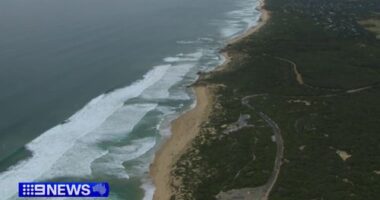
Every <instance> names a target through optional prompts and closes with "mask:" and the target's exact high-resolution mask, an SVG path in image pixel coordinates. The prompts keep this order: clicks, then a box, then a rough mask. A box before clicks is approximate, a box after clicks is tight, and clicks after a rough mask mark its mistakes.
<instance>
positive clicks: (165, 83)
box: [141, 63, 195, 99]
mask: <svg viewBox="0 0 380 200" xmlns="http://www.w3.org/2000/svg"><path fill="white" fill-rule="evenodd" d="M194 66H195V64H191V63H185V64H177V65H172V66H171V67H170V70H168V71H167V72H166V73H165V78H163V79H161V80H160V81H157V83H156V84H154V85H152V86H151V87H149V88H147V89H146V90H144V92H143V93H142V95H141V97H142V98H144V99H166V98H169V96H170V93H169V89H170V88H171V87H172V86H174V85H175V84H177V83H178V82H180V81H181V80H183V77H184V76H185V75H186V74H187V73H188V72H189V71H190V69H191V68H192V67H194Z"/></svg>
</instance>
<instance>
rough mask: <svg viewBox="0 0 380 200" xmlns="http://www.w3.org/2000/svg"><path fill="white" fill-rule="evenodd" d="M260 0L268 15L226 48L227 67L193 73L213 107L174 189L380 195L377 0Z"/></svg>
mask: <svg viewBox="0 0 380 200" xmlns="http://www.w3.org/2000/svg"><path fill="white" fill-rule="evenodd" d="M264 8H265V9H266V10H267V11H268V12H270V15H271V17H270V19H269V21H267V22H266V24H265V25H264V26H263V27H262V28H261V29H260V30H259V31H256V32H255V33H254V34H251V35H249V36H248V37H245V38H244V39H242V40H239V41H238V42H236V43H233V44H231V45H228V46H227V47H226V48H225V49H224V50H223V51H225V52H228V55H229V56H230V57H231V60H230V62H229V63H228V67H227V68H226V69H223V70H216V71H213V72H210V73H205V74H204V73H202V75H201V77H200V80H199V81H198V82H197V83H196V84H197V85H203V86H206V87H210V88H212V91H213V95H214V104H213V109H212V112H211V115H210V117H209V119H208V121H206V122H204V123H203V124H202V126H201V129H200V133H199V135H198V136H197V137H196V138H195V139H194V140H193V141H192V143H191V145H190V147H189V148H188V149H187V151H186V152H184V153H183V154H182V156H181V157H180V158H179V159H178V160H177V161H176V163H175V165H174V166H173V169H172V172H171V174H172V177H173V178H172V180H171V186H172V189H173V191H174V192H173V195H172V198H171V199H172V200H174V199H186V200H189V199H199V200H208V199H223V198H224V197H225V196H224V197H223V194H224V195H225V194H226V193H228V191H232V190H233V191H237V193H236V194H235V195H240V197H239V198H240V199H244V195H246V194H238V193H239V190H240V192H242V191H243V190H242V189H245V190H244V191H247V190H248V191H250V192H252V193H257V197H260V198H261V197H264V198H266V197H267V195H269V197H268V199H272V200H277V199H281V200H287V199H289V200H298V199H299V200H305V199H315V200H317V199H318V200H319V199H324V200H329V199H331V200H339V199H342V200H343V199H344V200H347V199H355V200H359V199H363V200H364V199H365V200H368V199H380V132H379V131H380V104H379V102H380V88H379V86H380V40H379V38H378V34H379V17H378V16H379V15H378V14H377V13H378V12H380V2H379V1H377V0H362V1H351V0H266V3H265V7H264ZM280 136H281V137H280ZM282 140H283V141H282ZM281 148H283V149H281ZM277 161H280V164H279V165H277V164H276V162H277ZM276 166H277V167H276ZM277 175H278V177H277ZM272 183H273V184H274V187H270V184H272ZM260 188H261V190H258V189H260ZM250 192H248V193H249V194H250ZM248 193H247V194H248ZM239 198H237V199H239Z"/></svg>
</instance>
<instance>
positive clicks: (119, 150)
mask: <svg viewBox="0 0 380 200" xmlns="http://www.w3.org/2000/svg"><path fill="white" fill-rule="evenodd" d="M155 145H156V139H155V138H154V137H148V138H142V139H137V140H133V141H132V142H131V144H129V145H126V146H122V147H112V148H110V149H109V152H108V153H107V154H105V155H103V156H101V157H100V158H98V159H97V160H96V161H94V162H93V163H92V165H91V168H92V169H93V173H95V174H97V175H100V176H112V177H114V178H120V179H129V177H130V175H129V174H128V173H130V174H132V175H134V176H138V175H139V174H141V173H142V172H145V171H147V170H148V162H146V163H142V164H141V165H139V166H140V167H139V171H138V172H137V171H136V170H133V169H125V168H124V166H123V163H124V162H127V161H130V160H134V159H136V158H139V157H141V156H143V155H144V154H146V153H147V152H148V151H150V150H151V149H152V148H153V147H154V146H155ZM141 166H142V167H141Z"/></svg>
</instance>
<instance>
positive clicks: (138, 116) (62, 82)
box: [0, 0, 260, 200]
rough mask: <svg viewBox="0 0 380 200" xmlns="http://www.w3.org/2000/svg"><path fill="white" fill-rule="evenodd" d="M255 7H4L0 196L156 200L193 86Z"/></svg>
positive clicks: (240, 1) (58, 2) (168, 2)
mask: <svg viewBox="0 0 380 200" xmlns="http://www.w3.org/2000/svg"><path fill="white" fill-rule="evenodd" d="M258 5H259V2H258V0H235V1H231V0H107V1H104V0H28V1H26V0H2V1H0V29H1V31H0V91H1V92H0V196H1V199H16V197H17V189H18V187H17V184H18V182H21V181H24V182H26V181H107V182H109V183H110V184H111V198H110V199H115V200H117V199H133V200H139V199H144V200H150V199H152V195H153V192H154V186H153V185H152V181H151V180H150V177H149V164H150V163H151V162H152V160H153V157H154V153H155V151H156V150H157V149H158V147H159V145H160V144H161V143H162V141H163V140H164V139H165V138H167V137H169V136H170V121H171V120H173V119H174V118H176V117H177V116H178V115H179V114H181V113H183V112H184V111H186V110H188V109H190V108H191V107H192V106H194V104H195V102H194V96H193V94H192V91H191V89H190V88H188V87H187V86H188V85H190V84H191V83H192V82H194V81H195V80H196V78H197V72H199V71H208V70H212V69H214V68H215V67H216V66H218V65H220V64H221V63H223V61H224V58H223V57H222V56H221V55H220V53H219V51H220V49H221V48H223V46H225V45H226V43H227V41H228V39H231V38H233V37H236V36H237V35H239V34H242V33H243V32H244V31H246V30H247V29H248V28H249V27H252V26H254V25H255V24H256V22H257V20H258V19H259V17H260V13H259V11H257V10H256V9H255V8H256V7H257V6H258Z"/></svg>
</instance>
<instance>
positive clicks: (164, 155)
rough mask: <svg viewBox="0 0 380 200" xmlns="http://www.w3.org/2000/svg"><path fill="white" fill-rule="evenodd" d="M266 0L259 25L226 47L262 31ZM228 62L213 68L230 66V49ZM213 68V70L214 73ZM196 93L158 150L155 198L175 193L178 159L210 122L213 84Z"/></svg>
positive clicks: (197, 88) (154, 166) (154, 165)
mask: <svg viewBox="0 0 380 200" xmlns="http://www.w3.org/2000/svg"><path fill="white" fill-rule="evenodd" d="M264 6H265V0H260V4H259V6H258V7H257V8H256V9H258V10H259V11H260V12H261V15H260V18H259V20H258V21H257V24H256V25H255V26H253V27H251V28H249V29H248V30H247V31H245V32H244V33H243V34H241V35H239V36H237V37H234V38H232V39H230V40H229V41H228V42H227V44H226V46H228V45H232V44H235V43H237V42H240V41H241V40H243V39H245V38H246V37H248V36H251V35H252V34H254V33H255V32H256V31H258V30H259V29H260V28H261V27H262V26H263V25H265V23H266V22H267V21H268V19H269V18H270V13H269V12H268V11H267V10H265V9H264ZM221 54H222V55H223V56H224V58H225V61H224V62H223V63H222V64H221V65H219V66H217V67H216V68H215V69H214V70H212V71H223V70H225V69H226V68H227V67H228V66H229V63H230V62H231V60H232V59H233V56H231V55H230V54H229V52H228V51H223V50H222V52H221ZM212 71H211V72H212ZM192 88H193V90H194V94H195V96H196V105H195V107H194V108H192V109H191V110H188V111H186V112H185V113H183V114H181V115H180V116H179V117H178V118H177V119H175V120H174V121H172V122H171V133H172V134H171V136H170V137H169V138H168V139H167V140H166V141H165V142H163V144H162V146H161V147H160V149H159V150H158V151H157V152H156V154H155V158H154V161H153V163H152V164H151V166H150V176H151V177H152V179H153V184H154V186H155V191H154V196H153V199H154V200H168V199H170V197H171V196H172V194H173V192H172V191H171V186H170V181H171V175H170V172H171V169H172V165H173V164H174V163H175V161H176V160H177V159H178V158H179V157H180V156H181V155H182V153H183V152H184V151H186V149H187V148H188V146H189V144H190V143H191V141H192V140H193V139H194V138H195V137H196V136H197V135H198V134H199V130H200V127H199V126H200V125H201V124H202V123H203V122H205V121H207V119H208V117H209V115H210V113H211V112H212V104H213V99H214V95H213V92H212V89H211V87H208V86H207V85H201V86H199V85H196V86H192Z"/></svg>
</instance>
